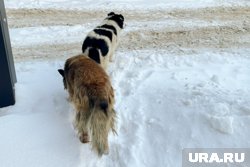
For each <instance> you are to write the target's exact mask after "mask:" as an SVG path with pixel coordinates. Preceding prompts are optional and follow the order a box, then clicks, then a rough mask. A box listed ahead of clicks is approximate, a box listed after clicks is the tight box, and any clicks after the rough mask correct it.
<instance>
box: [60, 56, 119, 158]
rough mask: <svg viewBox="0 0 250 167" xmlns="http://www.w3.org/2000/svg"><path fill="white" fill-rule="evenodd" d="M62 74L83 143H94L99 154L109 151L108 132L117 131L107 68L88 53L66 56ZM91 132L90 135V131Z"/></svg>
mask: <svg viewBox="0 0 250 167" xmlns="http://www.w3.org/2000/svg"><path fill="white" fill-rule="evenodd" d="M58 71H59V73H60V74H61V75H62V76H63V82H64V87H65V89H67V90H68V92H69V97H70V100H71V101H72V103H73V104H74V106H75V109H76V118H75V127H76V129H77V130H78V134H79V138H80V141H81V142H82V143H87V142H89V137H90V141H91V143H92V148H93V149H94V150H96V151H97V153H98V155H99V156H101V155H102V154H108V152H109V146H108V133H109V131H110V130H112V131H113V132H115V119H116V113H115V110H114V108H113V107H114V91H113V88H112V86H111V83H110V80H109V77H108V75H107V74H106V72H105V71H104V69H103V68H102V67H101V66H100V65H99V64H97V63H96V62H94V60H91V59H90V58H88V57H87V56H83V55H78V56H74V57H71V58H69V59H67V61H66V63H65V66H64V70H62V69H59V70H58ZM88 134H90V135H88Z"/></svg>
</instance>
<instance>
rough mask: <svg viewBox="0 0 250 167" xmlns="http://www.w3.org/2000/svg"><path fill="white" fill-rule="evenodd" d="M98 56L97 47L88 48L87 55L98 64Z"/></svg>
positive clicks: (99, 61) (99, 60)
mask: <svg viewBox="0 0 250 167" xmlns="http://www.w3.org/2000/svg"><path fill="white" fill-rule="evenodd" d="M100 56H101V55H100V53H99V49H97V48H93V47H91V48H89V57H90V58H91V59H92V60H94V61H95V62H97V63H99V64H101V59H100Z"/></svg>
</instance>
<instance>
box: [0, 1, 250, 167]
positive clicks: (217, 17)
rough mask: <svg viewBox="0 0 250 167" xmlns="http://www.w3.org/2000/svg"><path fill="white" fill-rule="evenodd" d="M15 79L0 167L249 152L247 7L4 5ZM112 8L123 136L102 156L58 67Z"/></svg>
mask: <svg viewBox="0 0 250 167" xmlns="http://www.w3.org/2000/svg"><path fill="white" fill-rule="evenodd" d="M5 5H6V7H7V15H8V21H9V27H10V36H11V43H12V48H13V53H14V57H15V62H16V63H15V66H16V73H17V79H18V82H17V83H16V85H15V89H16V104H15V105H14V106H10V107H6V108H1V109H0V134H1V137H0V167H20V166H24V167H130V166H134V167H144V166H145V167H155V166H158V167H179V166H181V158H182V157H181V156H182V149H183V148H217V147H220V148H222V147H229V148H231V147H233V148H236V147H237V148H248V147H250V141H249V136H250V131H249V129H250V125H249V123H248V122H249V121H250V102H249V99H250V76H249V74H250V55H249V53H250V40H249V39H250V38H249V37H250V28H249V27H250V4H249V1H243V0H242V1H237V2H234V1H229V0H220V1H218V0H217V1H216V0H203V1H199V2H196V1H194V0H189V1H184V0H183V1H172V0H171V1H170V0H168V1H164V0H158V1H144V0H140V1H139V0H138V1H124V0H123V1H107V0H105V1H94V2H93V1H88V0H85V1H82V0H73V1H70V0H57V1H52V0H42V1H39V0H22V1H20V0H5ZM110 10H114V11H116V12H120V13H122V14H123V15H124V16H125V22H126V27H125V29H124V30H123V32H122V40H121V42H120V45H119V48H118V49H117V52H116V53H115V55H116V59H115V61H114V62H113V63H111V64H110V66H109V69H108V71H109V75H110V77H111V80H112V84H113V86H114V88H115V93H116V105H115V109H116V111H117V114H118V124H117V132H118V135H117V136H114V135H112V134H111V135H110V153H109V155H107V156H103V157H102V158H98V157H97V156H96V154H95V153H94V152H92V151H91V149H90V146H89V144H81V143H80V141H79V140H78V138H77V136H76V134H75V131H74V129H73V126H72V121H73V113H74V110H73V107H72V105H71V104H69V102H68V101H67V92H66V91H65V90H64V89H63V84H62V78H61V76H60V75H59V74H58V72H57V69H58V68H61V67H63V64H64V61H65V59H66V58H68V57H70V56H73V55H74V54H76V53H80V51H81V43H82V40H83V38H84V37H85V35H86V34H87V32H88V31H89V30H91V29H92V28H94V27H95V25H97V24H98V23H99V22H101V21H102V19H103V18H104V17H105V15H106V14H107V12H109V11H110Z"/></svg>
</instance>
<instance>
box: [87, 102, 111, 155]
mask: <svg viewBox="0 0 250 167" xmlns="http://www.w3.org/2000/svg"><path fill="white" fill-rule="evenodd" d="M115 117H116V114H115V111H114V110H113V109H112V108H111V107H110V106H109V103H108V101H106V100H100V101H97V102H96V104H95V105H94V106H93V108H92V109H91V115H90V118H89V122H88V123H89V129H90V137H91V142H92V148H93V149H94V150H95V151H96V152H97V153H98V155H99V156H102V155H103V154H108V152H109V146H108V134H109V131H110V130H112V131H113V132H115Z"/></svg>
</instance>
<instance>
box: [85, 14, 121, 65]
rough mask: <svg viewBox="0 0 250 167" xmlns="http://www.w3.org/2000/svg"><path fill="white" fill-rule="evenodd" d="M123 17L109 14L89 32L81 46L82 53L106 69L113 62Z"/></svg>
mask: <svg viewBox="0 0 250 167" xmlns="http://www.w3.org/2000/svg"><path fill="white" fill-rule="evenodd" d="M123 24H124V17H123V16H122V15H121V14H115V13H114V12H110V13H109V14H108V15H107V17H106V18H105V19H104V20H103V22H102V23H101V24H100V25H99V26H97V27H96V28H95V29H94V30H92V31H90V32H89V33H88V35H87V37H86V38H85V39H84V41H83V44H82V52H83V53H84V55H87V56H88V57H90V58H91V59H93V60H95V61H96V62H97V63H99V64H101V66H102V67H103V68H104V69H107V65H108V62H109V61H113V55H114V51H115V49H116V48H117V46H118V38H119V36H120V32H121V30H122V29H123Z"/></svg>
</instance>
